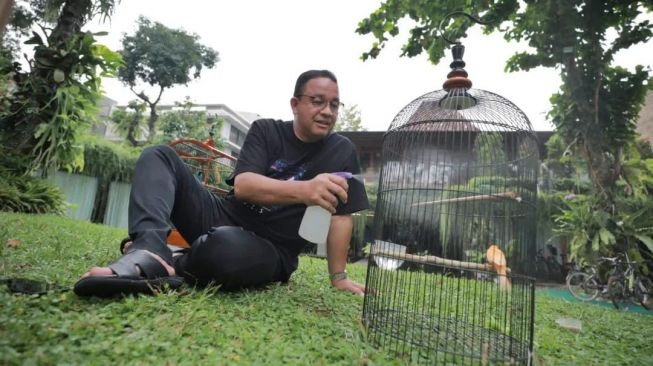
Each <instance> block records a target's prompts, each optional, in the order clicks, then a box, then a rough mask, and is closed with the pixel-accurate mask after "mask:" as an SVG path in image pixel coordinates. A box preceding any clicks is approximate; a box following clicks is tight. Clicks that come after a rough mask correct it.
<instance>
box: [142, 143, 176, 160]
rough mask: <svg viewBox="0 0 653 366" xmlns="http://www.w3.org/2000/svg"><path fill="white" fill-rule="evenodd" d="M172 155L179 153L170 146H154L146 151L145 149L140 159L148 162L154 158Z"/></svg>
mask: <svg viewBox="0 0 653 366" xmlns="http://www.w3.org/2000/svg"><path fill="white" fill-rule="evenodd" d="M171 154H172V155H176V154H177V153H176V152H175V150H173V149H172V148H171V147H170V146H168V145H154V146H148V147H146V148H145V149H143V152H142V153H141V156H140V159H141V160H147V159H151V158H153V157H161V156H171Z"/></svg>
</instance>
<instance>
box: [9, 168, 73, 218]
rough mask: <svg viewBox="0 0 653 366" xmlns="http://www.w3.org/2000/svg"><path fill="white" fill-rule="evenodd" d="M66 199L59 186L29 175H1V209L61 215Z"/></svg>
mask: <svg viewBox="0 0 653 366" xmlns="http://www.w3.org/2000/svg"><path fill="white" fill-rule="evenodd" d="M65 206H66V205H65V201H64V199H63V196H62V194H61V191H60V190H59V188H57V187H54V186H52V185H51V184H50V183H49V182H47V181H45V180H42V179H38V178H34V177H31V176H28V175H23V176H15V175H0V211H13V212H23V213H38V214H44V213H53V214H57V215H61V214H63V212H64V209H65Z"/></svg>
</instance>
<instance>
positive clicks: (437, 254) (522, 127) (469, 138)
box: [363, 43, 539, 364]
mask: <svg viewBox="0 0 653 366" xmlns="http://www.w3.org/2000/svg"><path fill="white" fill-rule="evenodd" d="M463 50H464V47H463V46H462V45H461V44H459V43H458V44H456V45H455V46H454V47H453V50H452V52H453V56H454V62H453V63H452V64H451V68H452V71H451V72H450V73H449V75H448V79H447V80H446V81H445V83H444V86H443V90H438V91H434V92H431V93H427V94H425V95H422V96H421V97H419V98H417V99H415V100H414V101H413V102H411V103H410V104H408V105H407V106H406V107H404V108H403V109H402V110H401V111H400V112H399V113H398V114H397V116H396V117H395V118H394V120H393V121H392V123H391V125H390V128H389V129H388V131H387V133H386V134H385V136H384V139H383V146H382V164H381V173H380V178H379V187H378V195H377V206H376V210H375V223H374V233H373V235H374V242H373V243H372V248H371V253H370V260H369V266H368V272H367V288H368V291H367V293H366V295H365V303H364V308H363V321H364V323H365V325H366V326H367V328H368V336H369V340H370V341H371V342H372V343H374V344H376V345H378V346H382V347H384V348H388V349H390V350H392V351H394V352H396V353H397V354H399V355H401V356H403V357H408V358H409V359H410V362H411V363H414V364H441V363H453V364H488V362H489V363H508V364H528V363H529V362H530V360H531V351H532V345H533V319H534V296H535V291H534V289H535V285H534V279H533V278H532V277H529V276H523V275H529V274H530V269H531V268H533V265H532V264H533V261H534V258H535V254H536V250H535V244H536V242H535V228H536V226H535V219H536V202H537V200H536V184H537V172H538V166H539V150H538V143H537V138H536V136H535V134H534V132H533V130H532V127H531V124H530V122H529V121H528V118H527V117H526V115H525V114H524V113H523V112H522V111H521V110H520V109H519V108H518V107H517V106H515V105H514V104H513V103H511V102H510V101H509V100H507V99H505V98H503V97H501V96H499V95H497V94H494V93H491V92H488V91H484V90H478V89H473V88H471V82H470V81H469V79H467V73H466V72H465V70H464V69H463V67H464V65H465V63H464V62H463V61H462V55H463Z"/></svg>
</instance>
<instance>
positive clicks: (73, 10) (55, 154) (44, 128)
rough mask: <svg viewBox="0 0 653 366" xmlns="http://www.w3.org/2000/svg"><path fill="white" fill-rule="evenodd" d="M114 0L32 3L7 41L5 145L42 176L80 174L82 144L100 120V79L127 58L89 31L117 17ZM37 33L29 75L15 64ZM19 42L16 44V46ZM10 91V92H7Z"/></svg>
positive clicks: (22, 6) (2, 101)
mask: <svg viewBox="0 0 653 366" xmlns="http://www.w3.org/2000/svg"><path fill="white" fill-rule="evenodd" d="M114 3H115V2H114V1H113V0H31V1H22V2H19V3H17V4H16V6H15V9H14V13H13V15H12V18H11V20H10V26H9V27H8V29H7V32H6V34H5V35H3V38H2V48H3V49H4V47H5V45H7V44H9V45H10V47H12V49H11V51H12V52H6V51H5V52H2V56H0V75H10V77H11V79H4V78H3V79H2V80H0V83H6V84H5V87H2V85H0V90H3V89H6V92H3V93H2V95H0V106H2V108H1V109H0V143H1V144H2V145H3V146H5V147H7V148H8V150H9V151H11V152H12V153H14V154H17V155H21V156H28V157H29V160H30V164H29V166H23V167H19V168H17V169H20V170H23V173H24V172H27V171H31V170H33V169H36V168H39V167H40V168H43V170H44V171H47V170H48V169H49V168H58V167H62V166H63V167H66V168H69V169H73V168H80V167H82V165H83V151H82V145H81V144H80V143H79V137H80V134H81V132H82V131H83V130H85V129H86V128H88V127H89V126H90V124H91V123H92V122H93V120H94V119H95V118H96V116H97V101H98V100H99V98H100V95H101V91H100V83H101V78H102V77H105V76H109V77H110V76H113V75H114V73H115V72H116V70H117V68H118V66H119V65H120V63H121V60H120V55H119V54H117V53H115V52H112V51H111V50H109V49H108V48H107V47H105V46H103V45H100V44H98V43H97V42H96V40H95V36H97V35H99V34H93V33H90V32H87V31H82V27H83V26H84V25H85V24H86V22H88V21H89V20H90V19H91V18H93V17H94V16H96V15H100V16H104V17H107V16H109V15H110V14H112V12H113V8H114ZM34 26H38V28H39V29H40V31H38V32H37V31H31V37H30V38H29V39H28V40H27V41H26V42H25V44H28V45H32V46H33V47H34V53H33V56H30V57H28V59H27V61H28V66H29V70H25V71H24V70H23V69H22V68H21V66H20V64H19V63H18V62H15V60H14V59H13V57H14V56H15V53H16V52H17V47H19V46H18V40H19V39H21V36H22V35H24V34H26V33H27V32H28V30H31V29H32V28H36V27H34ZM12 35H13V37H14V38H13V40H14V41H15V42H14V43H12V38H11V37H12ZM7 84H10V87H6V85H7Z"/></svg>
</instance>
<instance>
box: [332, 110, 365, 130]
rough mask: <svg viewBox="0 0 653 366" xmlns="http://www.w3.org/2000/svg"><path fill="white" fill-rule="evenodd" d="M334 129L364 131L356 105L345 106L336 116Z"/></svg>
mask: <svg viewBox="0 0 653 366" xmlns="http://www.w3.org/2000/svg"><path fill="white" fill-rule="evenodd" d="M334 130H335V131H365V130H366V129H365V128H364V127H363V121H362V118H361V112H360V111H359V110H358V105H356V104H353V105H352V106H345V107H344V108H343V109H342V110H341V111H340V115H339V116H338V121H337V122H336V125H335V127H334Z"/></svg>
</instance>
